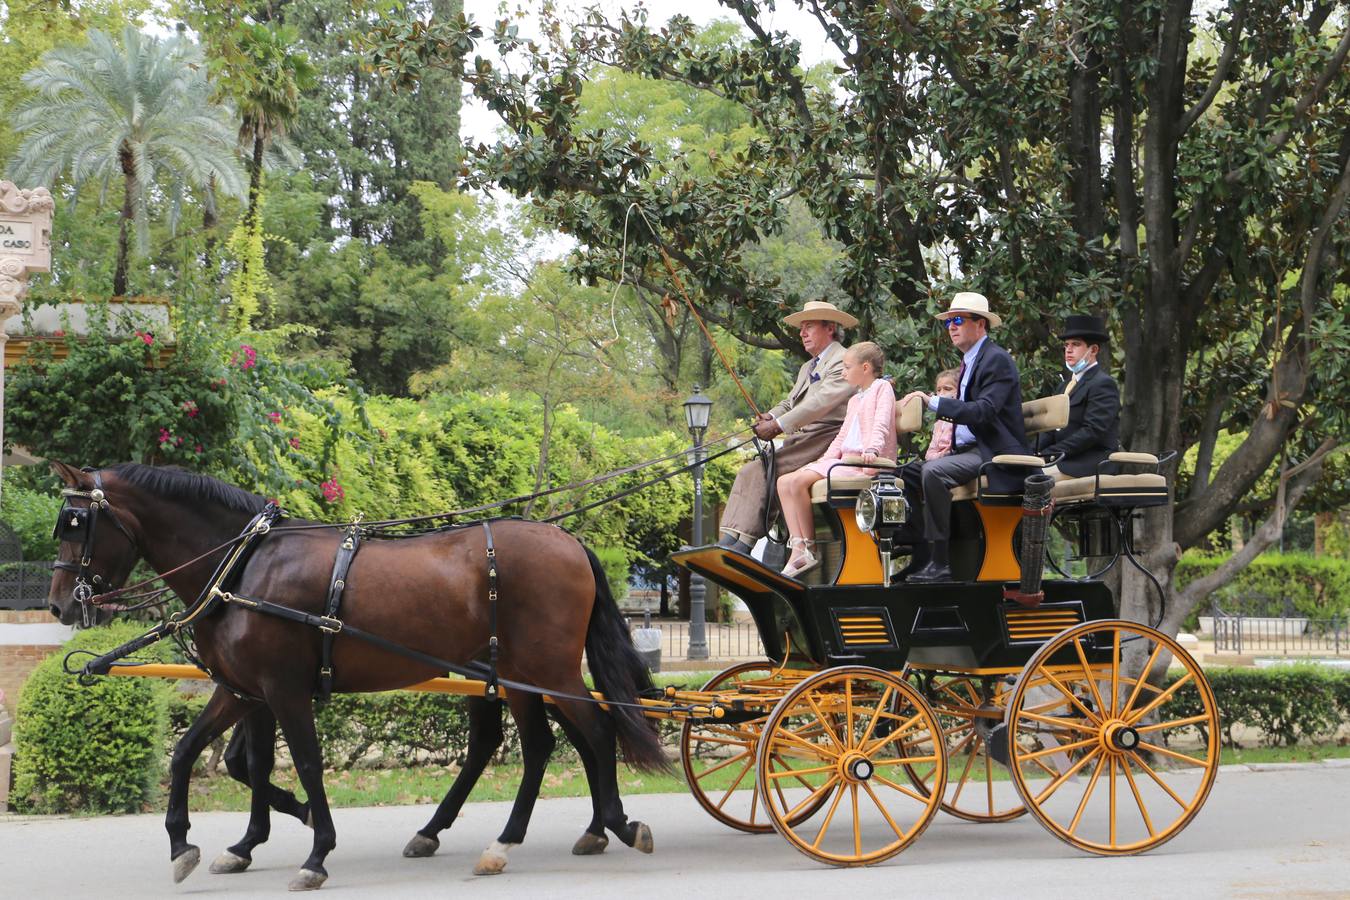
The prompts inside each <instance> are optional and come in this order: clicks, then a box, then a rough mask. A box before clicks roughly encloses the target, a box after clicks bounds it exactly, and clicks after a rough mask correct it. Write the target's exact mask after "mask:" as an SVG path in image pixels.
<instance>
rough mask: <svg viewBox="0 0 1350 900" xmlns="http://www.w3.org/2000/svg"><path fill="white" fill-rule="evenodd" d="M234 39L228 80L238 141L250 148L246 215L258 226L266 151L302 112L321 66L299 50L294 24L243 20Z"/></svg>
mask: <svg viewBox="0 0 1350 900" xmlns="http://www.w3.org/2000/svg"><path fill="white" fill-rule="evenodd" d="M235 40H236V43H237V47H238V56H237V58H238V59H239V62H238V63H236V64H233V65H227V66H226V69H225V79H224V80H225V85H226V88H227V90H228V91H229V94H230V96H231V98H232V99H233V100H234V103H235V105H236V107H237V108H238V112H239V120H240V125H239V141H240V143H242V144H245V145H246V146H248V149H249V151H250V155H249V158H248V176H249V179H248V180H249V183H248V209H247V211H246V212H245V214H244V215H245V220H246V221H247V222H248V223H249V225H250V227H256V224H257V216H258V198H259V196H260V194H261V191H262V173H263V156H264V154H265V153H266V152H267V150H268V148H269V147H270V145H271V143H272V141H273V140H275V139H276V138H278V137H280V136H282V135H283V134H285V133H286V130H287V129H288V128H289V127H290V126H291V123H293V122H294V121H295V118H296V116H298V115H299V114H300V92H301V91H303V90H305V89H306V88H309V87H310V86H312V85H313V84H314V82H315V79H316V76H317V71H316V70H315V68H314V66H313V64H311V63H310V61H309V57H308V56H306V55H305V54H304V53H303V52H302V51H298V50H295V49H294V46H295V44H297V43H298V41H299V33H298V32H297V31H296V30H295V29H294V28H291V27H289V26H286V25H262V24H255V23H242V24H240V25H239V26H237V31H236V36H235Z"/></svg>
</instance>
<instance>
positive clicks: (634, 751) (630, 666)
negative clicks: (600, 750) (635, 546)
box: [584, 547, 670, 772]
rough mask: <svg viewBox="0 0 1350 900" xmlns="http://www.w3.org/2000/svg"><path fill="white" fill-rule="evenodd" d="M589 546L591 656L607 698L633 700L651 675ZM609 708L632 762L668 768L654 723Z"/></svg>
mask: <svg viewBox="0 0 1350 900" xmlns="http://www.w3.org/2000/svg"><path fill="white" fill-rule="evenodd" d="M584 549H585V550H586V556H587V558H588V559H590V561H591V573H592V574H593V575H594V576H595V606H594V608H592V609H591V622H590V625H589V626H588V628H587V630H586V662H587V663H588V665H589V666H590V669H591V675H592V676H594V678H595V687H596V690H598V691H600V692H601V693H602V694H604V695H605V697H606V699H609V700H618V701H620V702H622V703H634V702H636V701H637V698H638V695H639V693H640V692H642V691H646V690H651V688H652V676H651V673H650V672H648V671H647V666H646V664H645V663H643V661H642V657H641V656H639V655H638V652H637V648H635V647H634V646H633V636H632V635H631V634H629V633H628V623H626V622H625V621H624V618H623V616H621V615H620V614H619V606H618V604H617V603H615V602H614V595H612V594H611V593H610V592H609V582H608V581H606V580H605V570H604V569H603V568H601V566H600V560H598V559H596V556H595V554H594V553H592V552H591V550H590V548H589V547H587V548H584ZM609 710H610V715H611V716H613V718H614V725H615V728H616V730H617V731H618V735H619V746H621V747H622V748H623V753H624V758H625V759H626V760H627V761H628V764H629V765H631V766H634V767H636V768H638V769H641V770H642V771H644V772H660V771H668V770H669V769H670V763H669V761H667V759H666V755H665V752H664V751H662V749H661V739H660V738H659V737H658V736H657V733H656V725H655V723H654V722H653V721H652V720H651V719H648V718H647V717H645V716H644V715H642V713H641V712H640V711H638V710H637V709H634V708H633V707H628V706H611V707H610V708H609Z"/></svg>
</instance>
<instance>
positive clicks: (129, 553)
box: [47, 462, 141, 627]
mask: <svg viewBox="0 0 1350 900" xmlns="http://www.w3.org/2000/svg"><path fill="white" fill-rule="evenodd" d="M52 470H53V471H54V472H55V473H56V474H57V475H59V476H60V477H61V480H62V481H64V482H65V488H64V489H63V490H62V491H61V495H62V497H64V498H65V502H64V503H63V504H62V505H61V511H60V513H58V514H57V517H56V527H55V528H54V529H53V536H54V537H56V538H57V540H59V541H60V542H61V546H60V548H59V549H58V550H57V556H56V563H55V564H54V565H53V567H52V568H53V571H52V586H51V590H50V591H49V592H48V594H47V602H48V603H49V604H50V609H51V611H52V615H54V616H56V618H58V619H60V620H61V623H62V624H63V625H73V624H75V623H76V622H82V623H83V624H84V625H85V626H86V627H88V626H90V625H94V624H97V623H99V622H103V621H106V620H107V619H108V618H109V616H111V613H110V612H107V611H105V610H101V609H99V608H98V607H96V606H95V605H94V604H93V603H91V602H90V601H91V600H92V598H93V597H94V596H95V595H97V594H101V593H104V592H105V591H110V590H113V589H114V588H118V587H121V586H122V584H123V583H125V582H126V580H127V576H128V575H130V574H131V569H132V567H133V566H135V565H136V560H137V559H139V558H140V555H141V554H140V549H139V548H138V547H137V546H136V540H135V538H134V537H133V536H132V532H131V531H130V530H129V528H128V525H129V522H128V518H127V511H126V510H125V509H124V510H122V511H121V512H120V514H119V512H118V511H117V510H116V509H115V504H114V503H113V502H112V501H111V500H110V498H109V497H108V494H107V492H106V489H105V486H104V484H103V478H102V475H101V473H100V472H98V471H97V470H81V469H77V468H75V467H74V466H68V465H66V464H65V463H59V462H53V463H52Z"/></svg>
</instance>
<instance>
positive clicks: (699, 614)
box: [684, 384, 712, 659]
mask: <svg viewBox="0 0 1350 900" xmlns="http://www.w3.org/2000/svg"><path fill="white" fill-rule="evenodd" d="M711 414H712V401H711V400H709V399H708V398H707V396H705V395H704V393H703V388H702V387H701V386H700V385H697V384H696V385H694V394H693V396H692V397H690V398H689V399H688V400H686V401H684V421H685V424H686V425H688V426H689V435H690V437H692V438H693V439H694V453H693V460H692V462H693V464H694V527H693V535H692V538H693V542H694V546H695V547H702V546H703V435H704V434H705V433H706V432H707V430H708V417H709V416H710V415H711ZM706 596H707V586H706V585H705V584H704V583H703V576H702V575H699V574H698V573H697V572H694V573H692V574H690V576H689V659H707V658H708V635H707V631H706V629H705V627H704V619H705V618H706V614H705V610H704V605H703V604H704V601H705V599H706Z"/></svg>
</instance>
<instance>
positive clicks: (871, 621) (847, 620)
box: [673, 547, 1116, 671]
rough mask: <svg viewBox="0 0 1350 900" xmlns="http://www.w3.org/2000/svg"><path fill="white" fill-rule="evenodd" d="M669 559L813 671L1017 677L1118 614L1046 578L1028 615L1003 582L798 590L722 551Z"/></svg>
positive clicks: (1109, 601) (1109, 604)
mask: <svg viewBox="0 0 1350 900" xmlns="http://www.w3.org/2000/svg"><path fill="white" fill-rule="evenodd" d="M673 558H674V559H675V561H676V562H678V563H679V564H680V565H682V566H685V567H686V568H689V569H690V570H692V571H695V572H698V573H699V574H701V575H703V576H704V577H705V578H708V579H709V580H711V581H713V582H715V583H717V584H719V585H721V586H722V587H724V588H726V589H727V590H729V591H731V592H732V593H734V594H736V595H737V596H738V597H740V598H741V599H742V600H744V601H745V603H746V606H747V607H748V608H749V610H750V614H751V615H752V616H753V617H754V620H755V623H756V626H757V627H758V629H759V634H760V639H761V640H762V641H763V642H764V648H765V651H766V653H767V654H768V656H769V658H770V659H772V660H773V661H774V662H782V660H783V658H784V656H785V655H786V656H789V657H790V659H791V660H792V661H794V662H795V663H800V664H810V665H812V666H817V667H826V666H832V665H843V664H858V665H867V666H875V667H876V668H879V669H885V670H890V671H894V670H898V669H901V668H903V667H904V666H905V665H906V664H907V663H909V664H913V665H919V666H923V667H925V668H934V669H943V670H953V671H968V670H973V669H982V670H983V669H1009V670H1015V669H1019V668H1021V667H1022V666H1023V665H1024V664H1025V663H1026V662H1027V660H1028V659H1030V658H1031V655H1032V654H1033V653H1034V652H1035V651H1036V650H1037V649H1038V648H1039V647H1040V646H1041V644H1043V643H1044V642H1045V641H1047V640H1049V639H1050V638H1052V637H1054V636H1055V635H1056V634H1058V633H1059V632H1061V631H1063V630H1064V629H1065V628H1069V627H1071V626H1074V625H1078V624H1080V623H1082V622H1090V621H1096V620H1101V619H1110V618H1114V617H1115V614H1116V612H1115V601H1114V598H1113V597H1112V595H1111V592H1110V590H1109V589H1108V588H1107V586H1106V585H1105V584H1103V583H1102V582H1100V581H1068V580H1059V581H1046V582H1044V590H1045V600H1044V602H1042V603H1041V605H1040V606H1038V607H1035V608H1030V609H1029V608H1027V607H1024V606H1021V605H1019V604H1017V603H1013V602H1011V601H1007V600H1004V599H1003V588H1004V587H1005V585H1004V584H1002V583H1000V582H963V583H947V584H926V585H917V584H904V583H897V584H892V585H889V586H881V585H804V584H801V583H800V582H795V581H793V580H792V579H789V578H785V577H783V576H782V575H781V574H779V573H777V572H774V571H772V570H771V569H768V568H766V567H765V566H763V565H761V564H760V563H759V562H758V561H756V560H753V559H750V558H748V557H746V556H743V555H741V554H738V553H734V552H732V551H728V550H725V549H724V548H720V547H705V548H700V549H698V550H686V551H683V552H681V553H678V554H676V555H675V556H674V557H673ZM1010 586H1011V585H1010ZM785 641H786V643H785ZM1086 650H1087V652H1088V654H1089V661H1090V662H1098V661H1102V660H1104V659H1106V658H1107V655H1108V654H1109V648H1092V647H1089V648H1086ZM1076 661H1077V660H1076V657H1074V658H1066V659H1064V660H1062V662H1064V663H1065V664H1068V663H1072V662H1076ZM1057 662H1058V661H1057Z"/></svg>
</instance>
